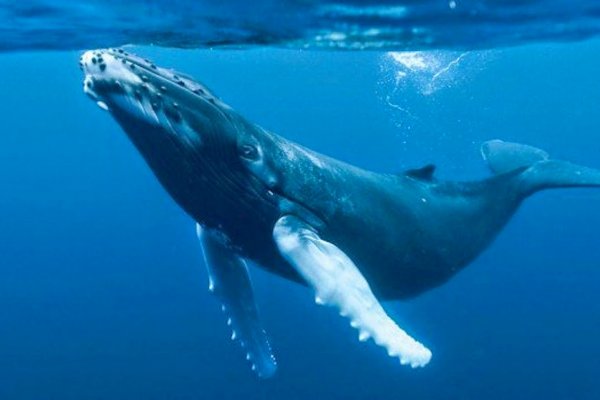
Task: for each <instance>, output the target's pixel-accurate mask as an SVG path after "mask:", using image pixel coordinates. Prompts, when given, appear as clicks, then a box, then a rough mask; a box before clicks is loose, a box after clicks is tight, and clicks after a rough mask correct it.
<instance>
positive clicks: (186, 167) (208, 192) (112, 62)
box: [80, 49, 274, 221]
mask: <svg viewBox="0 0 600 400" xmlns="http://www.w3.org/2000/svg"><path fill="white" fill-rule="evenodd" d="M80 67H81V69H82V70H83V72H84V75H85V77H84V81H83V89H84V92H85V93H86V94H87V95H88V96H89V97H90V98H92V99H93V100H94V101H95V102H96V103H97V104H98V105H99V106H100V107H101V108H102V109H104V110H107V111H108V112H109V113H110V114H111V115H112V117H113V118H114V119H115V120H116V121H117V123H118V124H119V125H120V126H121V127H122V128H123V130H124V131H125V132H126V133H127V134H128V136H129V137H130V138H131V139H132V141H133V143H134V144H135V145H136V147H137V148H138V150H139V151H140V153H141V154H142V155H143V156H144V158H145V159H146V161H147V162H148V164H149V165H150V167H151V168H152V170H153V171H154V173H155V174H156V175H157V176H158V178H159V179H160V181H161V182H162V183H163V185H164V186H165V187H166V188H167V190H168V191H169V192H170V193H171V194H172V195H173V196H174V197H175V198H176V199H177V200H178V202H179V203H180V204H182V205H183V206H184V208H185V209H186V210H187V211H188V212H189V213H190V214H192V215H194V216H195V217H196V219H197V220H198V221H200V220H202V218H201V217H202V216H201V215H199V213H198V212H195V209H196V208H198V207H200V205H201V203H205V206H204V207H205V209H208V208H213V209H215V210H216V209H219V208H222V207H221V205H222V203H225V202H233V201H238V200H239V199H242V200H243V199H244V196H247V197H248V198H252V199H255V198H261V199H262V198H263V197H266V198H268V199H269V200H268V201H271V200H270V198H271V197H269V186H271V185H272V184H273V182H274V178H273V174H272V173H271V169H270V168H269V165H268V163H267V161H266V160H265V157H266V156H265V154H266V153H265V151H263V147H264V146H265V145H264V142H265V141H268V140H270V139H269V138H271V136H270V135H269V134H268V133H266V131H264V130H262V129H261V128H259V127H257V126H256V125H254V124H252V123H250V122H248V121H246V120H245V119H244V118H242V117H241V116H240V115H239V114H237V113H236V112H235V111H234V110H233V109H231V108H230V107H229V106H227V105H226V104H224V103H223V102H222V101H220V100H219V99H218V98H217V97H215V96H214V95H213V94H212V93H211V92H210V91H209V90H208V89H207V88H206V87H205V86H204V85H202V84H201V83H199V82H197V81H195V80H193V79H192V78H189V77H187V76H184V75H182V74H180V73H177V72H174V71H172V70H169V69H165V68H161V67H158V66H156V65H155V64H153V63H152V62H150V61H148V60H145V59H142V58H140V57H137V56H134V55H132V54H129V53H128V52H126V51H125V50H123V49H102V50H91V51H87V52H85V53H84V54H82V56H81V58H80ZM192 192H194V193H192ZM217 198H218V199H219V200H217ZM223 199H225V200H223ZM243 201H244V202H245V204H248V205H249V206H248V207H251V208H252V207H254V208H256V207H255V206H253V205H252V204H254V203H252V201H251V200H248V199H246V200H243ZM232 207H233V206H232ZM235 207H237V208H240V206H239V205H236V206H235Z"/></svg>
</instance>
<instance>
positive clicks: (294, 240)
mask: <svg viewBox="0 0 600 400" xmlns="http://www.w3.org/2000/svg"><path fill="white" fill-rule="evenodd" d="M273 238H274V240H275V242H276V244H277V247H278V249H279V251H280V253H281V255H282V256H283V257H284V258H285V259H286V260H287V261H288V263H289V264H290V265H291V266H292V267H293V268H294V269H296V271H297V272H298V273H299V274H300V275H301V276H302V277H303V278H304V279H305V280H306V282H307V283H308V284H309V286H311V287H312V288H313V289H314V290H315V294H316V297H315V301H316V303H317V304H322V305H328V306H333V307H335V308H337V309H338V311H339V312H340V315H342V316H344V317H347V318H349V319H350V325H351V326H352V327H353V328H356V329H358V331H359V340H360V341H361V342H364V341H366V340H368V339H369V338H373V341H374V342H375V343H376V344H377V345H378V346H381V347H384V348H385V349H386V350H387V352H388V355H389V356H391V357H398V358H399V359H400V363H401V364H410V365H411V366H412V367H413V368H415V367H422V366H425V365H426V364H427V363H429V361H430V359H431V351H429V349H427V348H426V347H425V346H423V345H422V344H421V343H419V342H418V341H416V340H414V339H413V338H412V337H410V336H409V335H408V334H407V333H406V332H405V331H403V330H402V329H400V327H398V325H396V323H395V322H394V321H393V320H392V319H391V318H390V317H389V316H388V315H387V313H386V312H385V310H384V309H383V307H382V306H381V304H379V302H378V301H377V299H376V298H375V295H374V294H373V292H372V291H371V288H370V287H369V284H368V282H367V281H366V279H365V278H364V277H363V276H362V274H361V273H360V271H359V269H358V268H357V267H356V265H355V264H354V263H353V262H352V260H350V258H349V257H348V256H347V255H346V254H345V253H344V252H343V251H342V250H340V249H339V248H338V247H336V246H335V245H334V244H332V243H329V242H327V241H325V240H323V239H321V238H320V237H319V235H318V234H317V232H316V231H315V230H314V228H312V226H310V225H309V224H308V223H306V222H304V221H303V220H301V219H300V218H297V217H295V216H293V215H284V216H283V217H281V218H280V219H279V220H278V221H277V222H276V223H275V226H274V228H273Z"/></svg>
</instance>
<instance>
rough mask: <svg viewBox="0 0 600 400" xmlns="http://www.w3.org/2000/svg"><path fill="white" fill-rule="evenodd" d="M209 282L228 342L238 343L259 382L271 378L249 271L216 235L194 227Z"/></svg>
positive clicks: (273, 368) (270, 361)
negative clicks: (224, 317) (228, 338)
mask: <svg viewBox="0 0 600 400" xmlns="http://www.w3.org/2000/svg"><path fill="white" fill-rule="evenodd" d="M196 233H197V235H198V239H199V240H200V242H201V244H202V253H203V255H204V261H205V264H206V269H207V271H208V278H209V291H210V292H211V293H213V294H214V295H215V296H216V297H217V298H218V299H219V301H220V302H221V310H222V311H223V313H224V314H225V316H226V318H227V325H228V326H229V327H231V330H232V334H231V340H233V341H237V342H238V343H239V345H240V346H241V348H242V349H243V350H244V352H245V354H246V360H247V361H248V362H249V363H250V365H251V369H252V370H253V371H254V372H256V374H257V375H258V377H259V378H270V377H272V376H273V375H274V374H275V372H276V371H277V361H276V360H275V356H274V355H273V351H272V349H271V344H270V343H269V339H268V336H267V333H266V332H265V330H264V328H263V326H262V324H261V321H260V316H259V313H258V308H257V306H256V302H255V300H254V292H253V289H252V282H251V280H250V275H249V273H248V267H247V265H246V262H245V261H244V259H243V258H242V257H240V256H239V255H238V254H236V253H235V252H234V251H233V250H232V249H231V248H230V247H229V246H228V243H227V239H226V238H225V237H224V235H222V234H221V233H219V232H215V231H209V230H206V229H203V228H202V227H201V226H200V225H199V224H197V225H196Z"/></svg>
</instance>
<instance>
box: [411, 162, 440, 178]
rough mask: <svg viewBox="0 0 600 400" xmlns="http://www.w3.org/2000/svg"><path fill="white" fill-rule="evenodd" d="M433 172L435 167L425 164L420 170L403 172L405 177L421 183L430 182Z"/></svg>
mask: <svg viewBox="0 0 600 400" xmlns="http://www.w3.org/2000/svg"><path fill="white" fill-rule="evenodd" d="M434 172H435V165H433V164H427V165H426V166H424V167H421V168H415V169H409V170H408V171H406V172H405V174H406V176H410V177H411V178H415V179H419V180H422V181H432V180H433V173H434Z"/></svg>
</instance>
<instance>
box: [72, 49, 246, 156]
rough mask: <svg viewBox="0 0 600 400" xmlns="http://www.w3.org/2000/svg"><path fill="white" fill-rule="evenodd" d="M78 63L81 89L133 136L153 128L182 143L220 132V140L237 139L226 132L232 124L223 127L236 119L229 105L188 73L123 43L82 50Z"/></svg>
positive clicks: (140, 138) (146, 138)
mask: <svg viewBox="0 0 600 400" xmlns="http://www.w3.org/2000/svg"><path fill="white" fill-rule="evenodd" d="M79 64H80V67H81V69H82V70H83V72H84V74H85V78H84V81H83V90H84V92H85V93H86V94H87V95H88V96H89V97H90V98H92V99H93V100H94V101H95V102H96V103H97V104H98V106H100V107H101V108H102V109H104V110H107V111H109V112H110V113H111V114H112V115H113V116H114V117H115V119H116V120H117V121H118V122H119V123H120V125H121V126H122V127H123V128H124V129H125V130H126V131H127V132H128V133H129V134H130V136H132V138H133V139H134V142H138V141H142V142H147V141H149V140H152V138H151V137H150V136H151V135H152V134H154V135H155V136H156V135H158V136H161V135H162V136H164V137H167V136H168V137H171V138H172V139H175V138H176V139H178V140H179V142H180V143H181V144H182V145H186V146H199V145H201V144H202V143H203V142H206V141H207V140H208V141H210V140H211V137H209V136H210V135H219V137H218V138H217V139H218V140H219V141H223V140H225V141H226V140H228V139H229V141H230V142H231V141H233V140H235V138H234V137H230V138H227V137H225V136H226V134H227V132H228V131H231V130H228V129H223V128H224V127H227V126H228V125H232V124H234V123H235V121H234V120H235V118H232V115H233V113H232V112H231V109H230V108H229V107H228V106H227V105H225V104H224V103H223V102H221V101H220V100H219V99H218V98H217V97H216V96H214V95H213V94H212V93H211V92H210V91H209V90H208V89H207V88H206V87H205V86H204V85H202V84H200V83H199V82H197V81H195V80H193V79H191V78H189V77H186V76H182V75H181V74H179V73H177V72H174V71H172V70H169V69H165V68H161V67H158V66H156V65H155V64H153V63H152V62H150V61H149V60H146V59H143V58H140V57H137V56H135V55H133V54H130V53H128V52H126V51H125V50H123V49H100V50H90V51H86V52H85V53H83V54H82V56H81V58H80V62H79ZM230 114H231V115H230ZM216 127H219V128H220V129H216ZM141 128H144V129H141ZM142 130H145V133H144V132H141V131H142ZM164 137H162V139H164ZM212 139H215V138H212ZM232 143H233V142H232ZM223 144H225V143H223Z"/></svg>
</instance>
